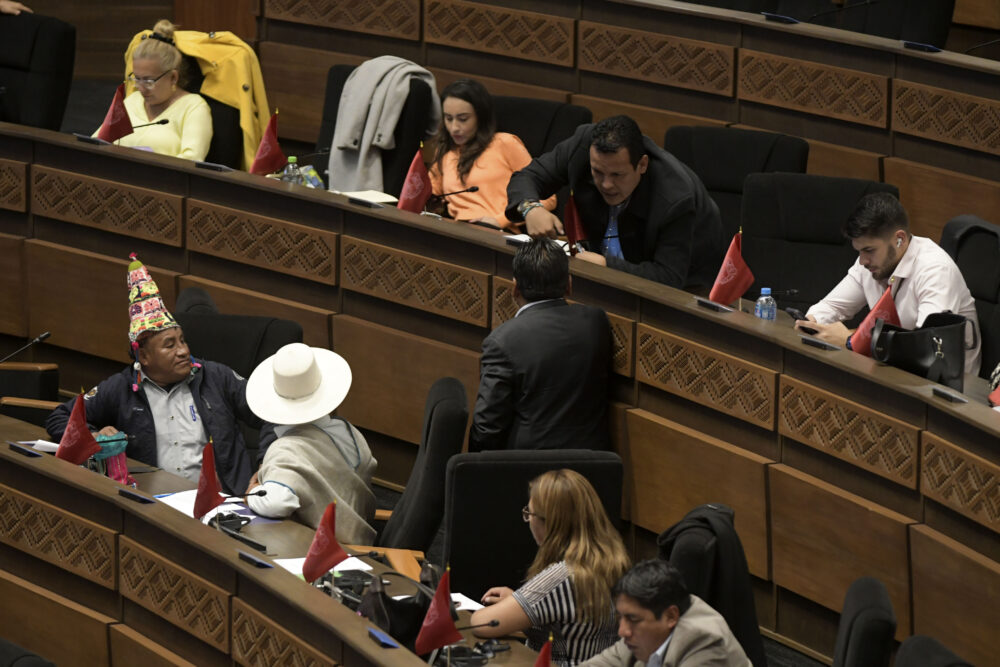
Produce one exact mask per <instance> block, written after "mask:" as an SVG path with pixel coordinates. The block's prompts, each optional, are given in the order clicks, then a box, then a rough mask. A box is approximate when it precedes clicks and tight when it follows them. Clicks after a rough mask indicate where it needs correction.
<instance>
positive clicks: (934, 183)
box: [884, 157, 1000, 241]
mask: <svg viewBox="0 0 1000 667" xmlns="http://www.w3.org/2000/svg"><path fill="white" fill-rule="evenodd" d="M884 165H885V182H886V183H892V184H893V185H895V186H896V187H898V188H899V199H900V201H901V202H903V206H905V207H906V212H907V214H908V215H909V218H910V231H911V232H913V233H914V234H916V235H918V236H927V237H929V238H930V239H932V240H934V241H939V240H940V239H941V230H942V229H944V225H945V223H947V222H948V221H949V220H951V219H952V218H953V217H955V216H956V215H961V214H963V213H973V214H975V215H978V216H979V217H981V218H983V219H984V220H988V221H990V222H993V223H998V222H1000V213H998V212H1000V183H997V182H995V181H988V180H985V179H982V178H977V177H975V176H968V175H966V174H960V173H957V172H954V171H947V170H945V169H939V168H937V167H932V166H929V165H926V164H918V163H916V162H911V161H909V160H901V159H899V158H895V157H887V158H886V159H885V160H884Z"/></svg>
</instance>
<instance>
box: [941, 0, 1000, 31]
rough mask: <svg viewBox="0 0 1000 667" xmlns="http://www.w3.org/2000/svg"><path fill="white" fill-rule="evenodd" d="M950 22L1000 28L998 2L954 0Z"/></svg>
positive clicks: (999, 5) (988, 0) (999, 7)
mask: <svg viewBox="0 0 1000 667" xmlns="http://www.w3.org/2000/svg"><path fill="white" fill-rule="evenodd" d="M951 20H952V22H954V23H961V24H963V25H974V26H979V27H982V28H991V29H993V30H1000V4H997V3H996V2H995V0H955V13H954V14H953V15H952V17H951Z"/></svg>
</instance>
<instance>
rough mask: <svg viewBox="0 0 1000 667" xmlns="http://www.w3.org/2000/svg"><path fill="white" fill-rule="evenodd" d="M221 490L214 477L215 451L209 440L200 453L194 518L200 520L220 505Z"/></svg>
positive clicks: (216, 478)
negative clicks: (199, 473)
mask: <svg viewBox="0 0 1000 667" xmlns="http://www.w3.org/2000/svg"><path fill="white" fill-rule="evenodd" d="M221 493H222V488H221V487H220V486H219V478H218V477H216V476H215V451H214V450H213V449H212V441H211V440H209V441H208V444H207V445H205V449H204V450H202V452H201V475H199V476H198V494H197V495H196V496H195V497H194V518H196V519H200V518H201V517H203V516H205V515H206V514H208V512H209V511H210V510H212V509H214V508H216V507H218V506H219V505H221V504H222V496H221V495H219V494H221Z"/></svg>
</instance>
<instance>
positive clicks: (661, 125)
mask: <svg viewBox="0 0 1000 667" xmlns="http://www.w3.org/2000/svg"><path fill="white" fill-rule="evenodd" d="M570 101H571V102H572V103H573V104H579V105H580V106H584V107H587V108H588V109H590V110H591V111H592V112H593V113H594V120H595V121H599V120H603V119H604V118H609V117H611V116H617V115H618V114H625V115H627V116H631V117H632V118H633V119H634V120H635V122H636V123H638V124H639V128H640V129H641V130H642V133H643V134H645V135H646V136H648V137H649V138H650V139H652V140H653V141H654V142H656V144H657V145H658V146H662V145H663V136H664V135H665V134H666V133H667V130H669V129H670V128H671V127H673V126H675V125H708V126H710V127H725V126H726V122H725V121H721V120H714V119H711V118H703V117H701V116H691V115H688V114H683V113H676V112H673V111H666V110H664V109H657V108H654V107H644V106H640V105H638V104H629V103H628V102H619V101H617V100H608V99H604V98H600V97H592V96H590V95H576V94H574V95H572V96H571V97H570Z"/></svg>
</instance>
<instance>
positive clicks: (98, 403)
mask: <svg viewBox="0 0 1000 667" xmlns="http://www.w3.org/2000/svg"><path fill="white" fill-rule="evenodd" d="M131 259H132V261H131V263H130V264H129V267H128V276H127V286H128V297H129V307H128V313H129V332H128V337H129V344H130V353H131V355H132V358H133V359H134V360H135V361H134V362H133V364H132V365H131V366H129V367H127V368H125V369H124V370H123V371H122V372H120V373H118V374H116V375H113V376H111V377H110V378H108V379H107V380H104V381H103V382H101V383H100V384H98V385H97V386H96V387H94V388H93V389H91V390H90V391H89V392H87V394H86V395H85V396H84V400H85V403H84V405H85V407H86V412H87V423H88V424H89V425H90V428H91V430H92V431H94V432H96V433H101V434H107V435H111V434H114V433H117V432H119V431H122V432H125V433H127V434H128V436H129V443H128V449H127V450H126V453H127V454H128V456H129V457H131V458H133V459H137V460H139V461H142V462H143V463H148V464H150V465H155V466H158V467H160V468H162V469H164V470H166V471H167V472H170V473H173V474H175V475H179V476H181V477H185V478H187V479H189V480H191V481H194V482H197V481H198V476H199V475H200V473H201V453H202V449H204V447H205V443H207V442H208V440H209V438H211V439H212V442H213V449H214V452H215V465H216V471H217V473H218V475H219V481H221V482H222V487H223V489H224V490H225V491H226V492H227V493H232V494H241V493H244V492H245V491H246V488H247V484H248V483H249V481H250V476H251V474H252V473H253V471H254V470H256V469H257V464H258V462H259V461H254V462H251V461H250V457H249V456H248V455H247V450H246V446H245V444H244V442H243V435H242V433H241V431H240V428H239V425H238V424H237V420H240V421H243V422H245V423H247V424H249V425H250V426H252V427H254V428H261V427H263V428H262V430H261V439H260V457H263V456H264V451H265V450H266V449H267V446H268V445H269V444H270V443H271V441H272V440H274V428H273V426H272V425H270V424H267V423H265V422H262V421H261V420H260V418H259V417H257V416H256V415H254V414H253V412H252V411H251V410H250V408H249V406H248V405H247V399H246V380H244V379H243V378H242V377H240V376H239V375H238V374H237V373H236V372H235V371H233V370H232V369H230V368H229V367H228V366H225V365H223V364H219V363H216V362H214V361H199V360H196V359H193V358H192V357H191V353H190V351H189V350H188V346H187V343H186V342H185V341H184V332H183V331H182V330H181V327H180V325H179V324H177V320H175V319H174V316H173V315H171V314H170V312H169V311H168V310H167V308H166V306H165V305H164V304H163V299H162V298H161V297H160V290H159V288H158V287H157V285H156V283H155V282H154V281H153V279H152V278H151V277H150V275H149V270H148V269H146V267H145V266H144V265H143V263H142V262H140V261H139V260H138V259H137V258H136V256H135V255H134V254H133V255H131ZM75 400H76V399H75V398H74V399H72V400H70V401H67V402H66V403H64V404H63V405H60V406H59V407H58V408H56V409H55V410H54V411H53V412H52V414H51V415H49V418H48V420H46V423H45V426H46V429H47V430H48V432H49V435H50V436H51V437H52V438H53V439H55V440H56V441H58V440H59V439H60V438H61V437H62V433H63V431H64V430H65V428H66V423H67V421H68V420H69V416H70V413H71V411H72V409H73V403H74V401H75Z"/></svg>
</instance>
